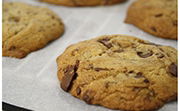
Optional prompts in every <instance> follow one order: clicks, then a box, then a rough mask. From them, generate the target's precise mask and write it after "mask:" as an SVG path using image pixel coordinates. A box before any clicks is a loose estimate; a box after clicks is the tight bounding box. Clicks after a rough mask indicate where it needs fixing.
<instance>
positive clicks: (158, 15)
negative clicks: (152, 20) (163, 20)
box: [155, 13, 163, 17]
mask: <svg viewBox="0 0 180 111" xmlns="http://www.w3.org/2000/svg"><path fill="white" fill-rule="evenodd" d="M161 16H163V14H162V13H160V14H156V15H155V17H161Z"/></svg>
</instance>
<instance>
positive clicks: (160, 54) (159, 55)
mask: <svg viewBox="0 0 180 111" xmlns="http://www.w3.org/2000/svg"><path fill="white" fill-rule="evenodd" d="M155 55H156V56H157V57H158V58H163V57H164V55H163V54H162V53H156V54H155Z"/></svg>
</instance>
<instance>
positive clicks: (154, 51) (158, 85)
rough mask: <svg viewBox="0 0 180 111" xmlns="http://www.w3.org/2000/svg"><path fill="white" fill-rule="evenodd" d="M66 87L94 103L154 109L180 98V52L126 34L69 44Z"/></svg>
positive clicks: (62, 71)
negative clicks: (179, 83)
mask: <svg viewBox="0 0 180 111" xmlns="http://www.w3.org/2000/svg"><path fill="white" fill-rule="evenodd" d="M57 64H58V78H59V80H60V85H61V88H62V89H63V90H64V91H66V92H69V93H71V94H72V95H73V96H75V97H77V98H79V99H81V100H84V101H85V102H86V103H88V104H98V105H102V106H104V107H107V108H111V109H121V110H133V111H144V110H154V109H158V108H160V107H161V106H163V105H164V104H165V103H166V102H169V101H172V100H175V99H176V98H177V50H176V49H174V48H172V47H169V46H161V45H157V44H153V43H151V42H148V41H144V40H141V39H138V38H135V37H130V36H125V35H105V36H101V37H98V38H94V39H92V40H87V41H83V42H80V43H77V44H73V45H71V46H69V47H68V48H67V49H66V50H65V51H64V53H63V54H61V55H60V56H59V57H58V58H57Z"/></svg>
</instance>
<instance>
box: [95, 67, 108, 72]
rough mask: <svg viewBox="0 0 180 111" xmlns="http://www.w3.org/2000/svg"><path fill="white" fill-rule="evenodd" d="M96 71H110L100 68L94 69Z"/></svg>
mask: <svg viewBox="0 0 180 111" xmlns="http://www.w3.org/2000/svg"><path fill="white" fill-rule="evenodd" d="M94 70H95V71H98V72H99V71H101V70H108V69H107V68H99V67H97V68H94Z"/></svg>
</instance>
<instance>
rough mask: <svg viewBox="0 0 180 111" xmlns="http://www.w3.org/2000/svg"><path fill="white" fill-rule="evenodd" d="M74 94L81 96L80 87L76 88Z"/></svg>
mask: <svg viewBox="0 0 180 111" xmlns="http://www.w3.org/2000/svg"><path fill="white" fill-rule="evenodd" d="M76 93H77V95H79V94H81V88H80V87H78V88H77V89H76Z"/></svg>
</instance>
